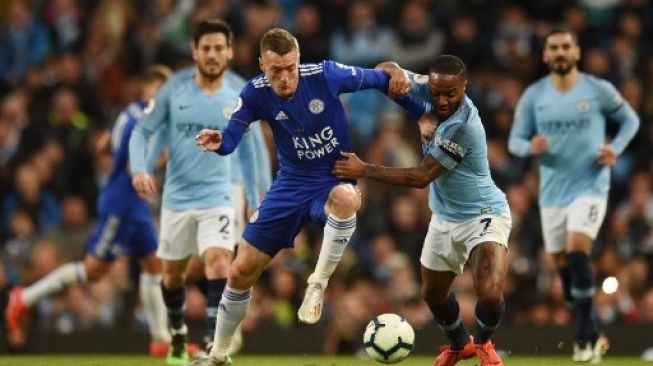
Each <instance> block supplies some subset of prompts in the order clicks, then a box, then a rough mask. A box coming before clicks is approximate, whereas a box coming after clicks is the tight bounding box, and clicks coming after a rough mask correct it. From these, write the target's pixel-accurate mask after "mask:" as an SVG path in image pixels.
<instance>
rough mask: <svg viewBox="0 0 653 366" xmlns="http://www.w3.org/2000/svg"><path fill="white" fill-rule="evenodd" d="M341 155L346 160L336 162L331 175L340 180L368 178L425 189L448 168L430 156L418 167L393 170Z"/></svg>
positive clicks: (351, 156) (346, 154) (349, 154)
mask: <svg viewBox="0 0 653 366" xmlns="http://www.w3.org/2000/svg"><path fill="white" fill-rule="evenodd" d="M341 154H342V155H343V156H344V157H345V159H344V160H338V161H336V162H335V164H334V165H333V168H332V169H331V173H332V174H333V175H334V176H335V177H336V178H339V179H357V178H368V179H372V180H376V181H379V182H382V183H387V184H392V185H397V186H405V187H414V188H424V187H426V186H428V185H429V183H431V182H432V181H434V180H435V179H436V178H438V177H439V176H440V175H441V174H442V173H443V172H445V171H446V168H445V167H444V166H442V164H440V162H439V161H437V160H436V159H435V158H433V157H432V156H430V155H428V156H426V157H425V158H424V159H423V160H422V162H421V163H420V165H419V166H417V167H414V168H392V167H386V166H381V165H373V164H369V163H366V162H364V161H362V160H360V159H359V158H358V156H356V154H354V153H349V152H341Z"/></svg>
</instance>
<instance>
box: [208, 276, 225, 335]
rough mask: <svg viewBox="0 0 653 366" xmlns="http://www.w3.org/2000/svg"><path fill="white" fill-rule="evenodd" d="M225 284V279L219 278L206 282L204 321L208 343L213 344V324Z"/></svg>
mask: <svg viewBox="0 0 653 366" xmlns="http://www.w3.org/2000/svg"><path fill="white" fill-rule="evenodd" d="M226 284H227V279H225V278H220V279H215V280H208V281H207V286H206V289H207V294H206V320H207V324H208V329H207V336H208V338H207V339H208V341H209V342H213V335H214V334H215V323H216V321H217V317H218V307H219V306H220V299H221V298H222V292H223V291H224V287H225V285H226Z"/></svg>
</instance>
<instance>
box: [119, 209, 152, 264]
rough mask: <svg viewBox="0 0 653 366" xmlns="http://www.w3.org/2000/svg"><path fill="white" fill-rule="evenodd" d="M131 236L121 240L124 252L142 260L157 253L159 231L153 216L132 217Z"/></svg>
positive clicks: (129, 223) (130, 224)
mask: <svg viewBox="0 0 653 366" xmlns="http://www.w3.org/2000/svg"><path fill="white" fill-rule="evenodd" d="M125 224H126V225H128V226H129V228H128V233H129V237H128V238H126V240H123V241H121V242H120V246H121V248H122V251H123V253H125V254H126V255H129V256H131V257H133V258H134V259H136V260H138V261H141V260H142V259H144V258H146V257H149V256H152V255H153V254H155V253H156V251H157V247H158V240H157V233H156V229H155V228H154V222H153V221H152V218H151V217H143V218H136V219H130V220H129V222H125Z"/></svg>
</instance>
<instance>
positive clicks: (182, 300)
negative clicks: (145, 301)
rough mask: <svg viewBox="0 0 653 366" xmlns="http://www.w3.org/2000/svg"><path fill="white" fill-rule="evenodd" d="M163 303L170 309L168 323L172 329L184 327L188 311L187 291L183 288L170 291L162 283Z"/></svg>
mask: <svg viewBox="0 0 653 366" xmlns="http://www.w3.org/2000/svg"><path fill="white" fill-rule="evenodd" d="M161 292H163V302H164V303H165V304H166V309H168V321H169V322H170V327H171V328H172V329H181V328H183V327H184V323H185V322H184V313H185V311H186V289H185V288H184V287H183V286H182V287H180V288H178V289H174V290H169V289H167V288H166V287H165V286H164V285H163V283H161Z"/></svg>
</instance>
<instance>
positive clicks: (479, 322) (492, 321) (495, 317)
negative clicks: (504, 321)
mask: <svg viewBox="0 0 653 366" xmlns="http://www.w3.org/2000/svg"><path fill="white" fill-rule="evenodd" d="M505 308H506V304H505V303H504V302H503V301H501V305H500V306H499V308H498V309H488V308H487V307H485V306H483V305H482V304H481V303H478V302H477V303H476V309H475V313H476V333H475V334H474V343H477V344H481V343H485V342H487V341H488V340H490V336H492V333H494V330H495V329H497V327H498V326H499V322H501V316H502V315H503V311H504V309H505Z"/></svg>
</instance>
